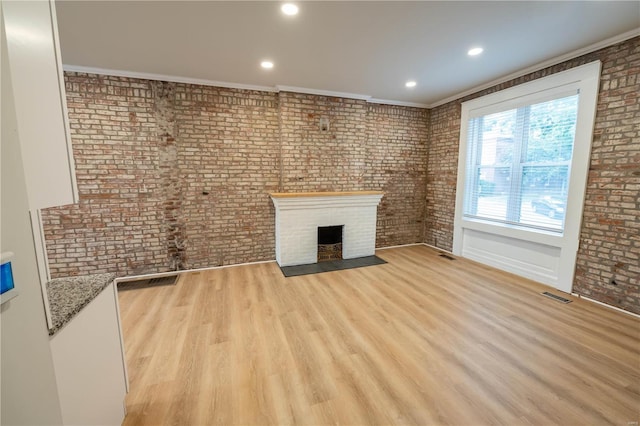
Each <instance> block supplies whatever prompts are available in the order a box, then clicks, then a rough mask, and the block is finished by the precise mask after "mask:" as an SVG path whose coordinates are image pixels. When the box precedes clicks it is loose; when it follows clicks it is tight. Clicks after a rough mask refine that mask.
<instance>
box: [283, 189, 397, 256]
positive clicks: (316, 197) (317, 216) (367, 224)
mask: <svg viewBox="0 0 640 426" xmlns="http://www.w3.org/2000/svg"><path fill="white" fill-rule="evenodd" d="M270 195H271V199H272V200H273V204H274V206H275V208H276V261H277V262H278V265H280V266H294V265H306V264H310V263H316V262H317V258H318V227H320V226H341V225H344V228H343V234H342V257H343V258H344V259H353V258H357V257H364V256H373V255H374V254H375V249H376V218H377V215H378V204H379V203H380V200H381V199H382V196H383V195H384V194H383V193H382V192H380V191H355V192H305V193H272V194H270Z"/></svg>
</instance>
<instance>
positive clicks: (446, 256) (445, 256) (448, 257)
mask: <svg viewBox="0 0 640 426" xmlns="http://www.w3.org/2000/svg"><path fill="white" fill-rule="evenodd" d="M440 257H444V258H445V259H449V260H456V258H455V257H452V256H449V255H448V254H444V253H440Z"/></svg>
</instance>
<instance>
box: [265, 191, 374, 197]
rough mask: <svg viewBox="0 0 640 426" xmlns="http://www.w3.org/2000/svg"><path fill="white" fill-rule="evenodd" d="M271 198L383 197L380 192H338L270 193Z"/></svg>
mask: <svg viewBox="0 0 640 426" xmlns="http://www.w3.org/2000/svg"><path fill="white" fill-rule="evenodd" d="M269 195H270V196H271V198H304V197H340V196H357V195H384V192H382V191H339V192H329V191H326V192H271V193H269Z"/></svg>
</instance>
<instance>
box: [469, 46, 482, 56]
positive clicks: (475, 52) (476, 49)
mask: <svg viewBox="0 0 640 426" xmlns="http://www.w3.org/2000/svg"><path fill="white" fill-rule="evenodd" d="M483 51H484V49H483V48H482V47H474V48H473V49H469V51H468V52H467V55H469V56H478V55H479V54H481V53H482V52H483Z"/></svg>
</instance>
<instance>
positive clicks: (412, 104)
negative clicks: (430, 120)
mask: <svg viewBox="0 0 640 426" xmlns="http://www.w3.org/2000/svg"><path fill="white" fill-rule="evenodd" d="M367 102H369V103H372V104H385V105H397V106H404V107H412V108H424V109H428V108H429V105H427V104H420V103H416V102H404V101H391V100H388V99H378V98H370V99H368V100H367Z"/></svg>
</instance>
